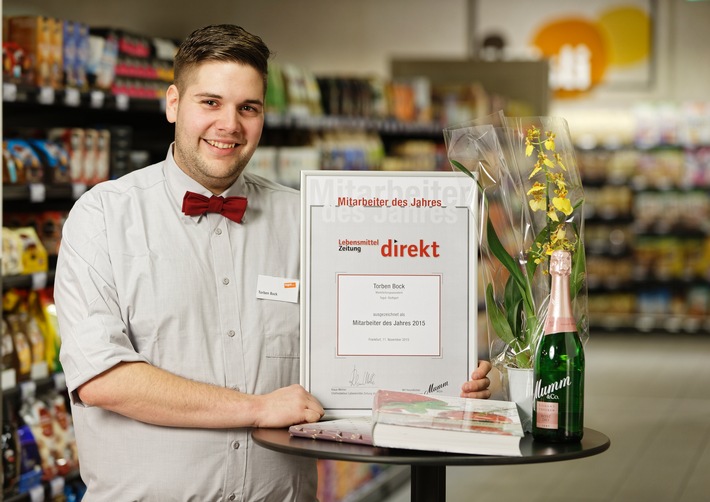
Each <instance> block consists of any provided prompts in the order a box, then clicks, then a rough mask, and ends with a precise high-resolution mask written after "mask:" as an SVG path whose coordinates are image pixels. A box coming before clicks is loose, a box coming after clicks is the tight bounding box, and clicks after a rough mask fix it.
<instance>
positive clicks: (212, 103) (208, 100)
mask: <svg viewBox="0 0 710 502" xmlns="http://www.w3.org/2000/svg"><path fill="white" fill-rule="evenodd" d="M203 103H204V104H206V105H207V106H217V102H216V101H215V100H214V99H206V100H204V101H203Z"/></svg>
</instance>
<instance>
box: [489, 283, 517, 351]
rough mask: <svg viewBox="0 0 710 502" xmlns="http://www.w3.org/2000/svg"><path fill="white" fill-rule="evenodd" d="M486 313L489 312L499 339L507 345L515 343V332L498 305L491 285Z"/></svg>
mask: <svg viewBox="0 0 710 502" xmlns="http://www.w3.org/2000/svg"><path fill="white" fill-rule="evenodd" d="M486 311H487V312H488V320H489V321H490V322H491V325H492V326H493V330H494V331H495V332H496V334H497V335H498V338H500V339H501V340H503V342H504V343H506V344H507V345H510V344H512V343H514V342H515V336H514V335H513V330H512V329H511V328H510V325H509V324H508V320H507V319H506V318H505V315H504V314H503V312H501V310H500V307H498V304H497V303H496V300H495V297H494V295H493V285H491V284H489V285H488V287H487V288H486Z"/></svg>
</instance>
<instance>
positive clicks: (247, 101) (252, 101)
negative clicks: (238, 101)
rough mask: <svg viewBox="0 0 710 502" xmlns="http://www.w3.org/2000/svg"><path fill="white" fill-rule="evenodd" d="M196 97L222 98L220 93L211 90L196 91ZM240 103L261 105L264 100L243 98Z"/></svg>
mask: <svg viewBox="0 0 710 502" xmlns="http://www.w3.org/2000/svg"><path fill="white" fill-rule="evenodd" d="M195 97H196V98H210V99H222V95H221V94H215V93H212V92H198V93H197V94H195ZM242 103H244V104H248V105H259V106H263V105H264V101H263V100H261V99H245V100H244V101H243V102H242Z"/></svg>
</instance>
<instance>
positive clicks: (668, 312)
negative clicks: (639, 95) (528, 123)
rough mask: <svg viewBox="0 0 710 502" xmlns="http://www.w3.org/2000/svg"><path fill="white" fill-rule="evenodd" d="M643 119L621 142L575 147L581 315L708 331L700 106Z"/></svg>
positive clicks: (706, 174) (708, 171)
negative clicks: (584, 274)
mask: <svg viewBox="0 0 710 502" xmlns="http://www.w3.org/2000/svg"><path fill="white" fill-rule="evenodd" d="M699 108H700V109H704V108H707V105H703V106H700V107H699ZM679 109H685V108H681V107H679ZM693 109H697V107H693ZM646 119H648V116H647V115H646ZM653 123H654V121H653V120H646V121H644V122H643V125H639V126H637V127H638V130H637V131H635V133H634V135H633V138H634V139H633V140H631V141H627V142H626V143H622V142H617V141H614V142H612V143H613V145H614V146H594V147H591V148H590V147H589V144H588V143H587V144H586V146H585V147H580V149H579V151H578V159H579V163H580V166H581V167H582V170H583V178H584V183H585V196H586V197H587V202H588V205H587V207H588V208H589V211H587V219H586V222H585V238H586V250H587V269H588V276H589V277H588V279H589V280H588V285H589V311H590V324H591V325H592V327H593V328H598V329H600V330H609V331H637V332H660V333H676V332H685V333H698V334H708V333H710V274H709V273H708V270H710V228H709V226H708V223H707V222H708V217H710V193H709V192H708V187H710V162H709V161H708V159H709V158H710V148H708V146H707V145H708V144H710V141H708V140H710V138H709V137H708V135H707V131H708V130H710V129H709V128H710V114H708V113H704V114H703V115H702V116H701V117H700V119H698V117H697V116H694V117H693V119H692V120H690V119H688V120H682V119H680V120H677V121H674V122H673V124H674V128H673V129H669V128H668V125H667V124H666V125H665V126H664V130H663V134H653V135H649V134H648V131H649V130H651V129H653ZM691 126H692V127H691ZM651 137H652V138H653V139H650V138H651ZM689 138H692V140H690V139H689Z"/></svg>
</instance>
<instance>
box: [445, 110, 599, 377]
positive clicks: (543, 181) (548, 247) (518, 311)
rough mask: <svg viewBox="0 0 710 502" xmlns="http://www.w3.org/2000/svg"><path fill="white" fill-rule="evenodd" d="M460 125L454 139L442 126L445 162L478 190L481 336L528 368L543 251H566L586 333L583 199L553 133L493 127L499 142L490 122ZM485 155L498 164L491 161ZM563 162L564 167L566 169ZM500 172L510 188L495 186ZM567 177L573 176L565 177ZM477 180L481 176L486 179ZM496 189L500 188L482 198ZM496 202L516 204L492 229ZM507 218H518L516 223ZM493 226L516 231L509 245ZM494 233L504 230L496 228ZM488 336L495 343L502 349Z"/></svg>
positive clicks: (541, 297)
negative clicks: (484, 329) (484, 319)
mask: <svg viewBox="0 0 710 502" xmlns="http://www.w3.org/2000/svg"><path fill="white" fill-rule="evenodd" d="M541 120H542V119H541ZM508 122H510V120H509V121H508ZM553 123H555V124H557V123H556V122H554V121H553ZM564 126H565V127H564V128H563V134H564V138H565V141H564V143H565V145H566V146H568V147H569V148H570V149H571V142H570V141H568V134H569V133H568V132H567V129H566V124H564ZM461 132H462V131H461V130H460V129H459V130H458V133H457V134H456V138H455V139H452V136H451V132H450V131H449V132H448V134H449V136H448V137H447V142H448V143H449V145H448V146H449V162H450V163H451V165H452V166H453V168H454V169H455V170H458V171H461V172H463V173H465V174H466V175H468V176H470V177H471V178H472V179H473V180H474V181H475V182H476V184H477V186H478V189H479V190H480V192H481V193H482V197H481V199H482V200H483V204H484V207H483V211H482V214H484V215H485V216H484V217H485V227H483V228H482V232H481V234H482V235H481V243H482V246H481V252H482V264H483V271H484V282H485V301H486V311H487V314H488V324H489V327H490V329H491V330H492V332H493V333H494V334H495V339H494V340H491V337H490V336H489V342H490V346H491V358H492V359H494V362H498V363H502V364H505V365H508V366H512V367H518V368H531V367H532V364H533V355H534V353H535V349H536V347H537V342H538V340H539V338H540V336H541V335H542V330H543V324H544V317H545V315H546V311H547V304H548V301H549V257H550V255H552V252H553V251H555V250H558V249H564V250H567V251H570V252H571V253H572V260H573V263H572V266H573V270H572V276H571V278H570V283H571V294H572V298H573V304H575V305H576V306H577V308H576V312H575V315H576V317H577V320H578V325H579V330H580V335H581V336H582V337H583V338H586V334H587V332H588V328H587V316H586V288H585V285H586V282H585V280H586V264H585V257H584V243H583V239H582V215H581V212H582V207H583V201H584V198H583V194H582V189H581V182H579V181H578V179H579V178H578V173H577V172H576V162H575V160H574V152H573V151H572V152H570V151H568V150H564V151H559V150H558V149H557V138H558V134H559V132H554V131H553V130H551V129H543V128H542V127H538V126H537V125H535V124H533V125H528V126H526V127H525V128H522V127H506V128H503V129H500V130H499V131H497V133H496V134H495V137H496V138H498V137H502V138H504V139H502V140H501V141H506V142H507V144H506V147H508V148H502V147H501V145H500V143H499V141H498V140H496V141H492V142H491V139H490V138H491V129H490V128H483V129H481V128H479V127H475V126H474V127H473V128H472V129H470V130H469V131H467V132H466V133H464V135H462V134H461ZM501 134H502V136H500V135H501ZM466 136H467V137H466ZM462 138H463V139H464V141H463V144H467V145H468V146H467V148H465V152H464V151H462V150H461V149H460V148H459V147H456V146H454V145H460V144H461V143H462V141H461V140H462ZM469 147H470V148H469ZM491 148H494V149H497V150H498V151H496V152H494V153H493V154H490V153H491V152H488V151H487V150H490V149H491ZM457 155H458V156H460V158H461V159H464V158H465V159H466V160H468V161H469V165H470V162H471V161H474V162H475V163H476V168H475V169H474V170H473V171H472V170H471V169H469V168H467V167H466V166H465V165H464V162H462V161H461V160H457V159H456V158H454V157H456V156H457ZM491 162H493V163H498V164H500V165H498V166H491V165H489V164H490V163H491ZM531 164H532V165H531ZM568 164H570V165H571V166H572V169H573V171H572V172H570V170H569V167H568ZM474 172H475V174H474ZM493 173H498V174H497V175H495V174H493ZM505 176H507V177H508V178H509V180H510V182H511V183H510V184H511V186H512V187H513V189H512V190H510V191H506V190H500V188H501V185H502V184H503V183H502V179H503V178H504V177H505ZM570 177H571V178H574V181H575V183H570V179H569V178H570ZM482 179H486V180H487V181H488V186H485V185H484V183H483V182H482ZM491 180H493V183H491ZM496 189H499V191H500V193H498V194H496V196H492V197H487V195H489V194H491V195H493V193H494V192H495V191H496ZM572 196H574V197H575V199H574V200H573V199H572ZM511 198H517V199H519V200H517V201H515V202H517V204H512V202H514V201H511V200H506V199H511ZM489 199H493V200H494V202H491V200H489ZM501 199H502V200H501ZM498 203H503V204H507V205H508V206H509V207H515V208H519V209H518V210H517V212H519V215H518V217H513V216H509V217H508V218H503V223H502V224H501V222H500V221H498V222H497V223H498V227H503V228H498V229H497V228H496V225H495V224H494V222H493V218H492V217H491V213H492V211H491V207H490V204H498ZM503 213H504V214H505V211H504V212H503ZM512 213H516V210H513V211H512ZM507 214H508V215H510V214H511V211H508V213H507ZM498 220H500V219H498ZM515 221H519V222H520V223H519V226H518V225H515V223H514V222H515ZM499 231H501V232H509V233H513V234H516V235H517V236H518V242H517V243H516V245H514V246H513V249H512V251H511V252H509V251H508V250H507V249H506V246H505V245H504V244H503V243H502V242H501V238H500V236H499ZM500 235H502V236H504V237H506V236H505V235H504V234H503V233H501V234H500ZM513 240H515V239H513ZM508 247H509V248H510V245H508ZM500 266H502V267H503V270H500ZM496 340H500V341H502V342H503V348H502V349H501V348H499V345H500V344H499V343H495V342H496Z"/></svg>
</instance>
